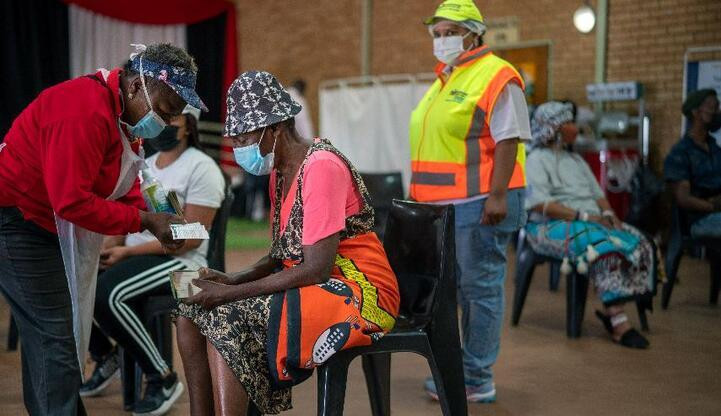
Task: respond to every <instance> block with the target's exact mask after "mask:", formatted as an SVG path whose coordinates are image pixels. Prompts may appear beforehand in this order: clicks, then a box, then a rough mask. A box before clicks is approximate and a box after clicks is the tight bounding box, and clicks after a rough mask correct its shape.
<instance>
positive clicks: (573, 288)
mask: <svg viewBox="0 0 721 416" xmlns="http://www.w3.org/2000/svg"><path fill="white" fill-rule="evenodd" d="M543 263H550V265H551V267H552V271H551V279H550V282H551V283H550V284H551V289H553V283H554V273H558V274H557V275H556V276H559V279H560V265H561V261H560V260H557V259H554V258H551V257H546V256H542V255H540V254H538V253H536V252H535V251H534V250H533V249H532V248H531V245H530V244H529V243H528V241H526V233H525V230H523V229H521V231H520V232H519V234H518V245H517V249H516V278H515V286H516V289H515V292H514V294H513V313H512V315H511V324H512V325H513V326H518V322H519V321H520V320H521V313H522V312H523V305H524V304H525V302H526V296H527V295H528V289H529V287H530V286H531V279H532V278H533V272H534V271H535V270H536V266H538V265H540V264H543ZM556 284H558V281H556ZM587 297H588V277H587V276H583V275H580V274H578V273H576V272H575V271H573V272H572V273H571V274H569V275H568V276H566V335H567V336H568V337H569V338H579V337H580V336H581V327H582V325H583V315H584V313H585V310H586V298H587ZM636 309H637V310H638V317H639V321H641V329H643V330H644V331H648V319H647V318H646V310H647V309H648V310H652V303H651V298H650V297H648V298H646V297H644V298H641V299H638V300H636Z"/></svg>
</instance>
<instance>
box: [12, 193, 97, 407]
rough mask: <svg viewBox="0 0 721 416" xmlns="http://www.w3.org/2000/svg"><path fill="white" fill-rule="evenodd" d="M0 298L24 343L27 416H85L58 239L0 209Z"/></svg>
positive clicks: (18, 216)
mask: <svg viewBox="0 0 721 416" xmlns="http://www.w3.org/2000/svg"><path fill="white" fill-rule="evenodd" d="M0 293H2V294H3V295H4V296H5V298H6V299H7V301H8V303H9V304H10V308H11V310H12V314H13V317H14V318H15V322H16V323H17V325H18V332H19V334H20V341H21V342H22V351H21V353H22V355H21V357H22V374H23V399H24V401H25V408H26V409H27V411H28V413H29V414H31V415H33V416H36V415H63V416H75V415H85V408H84V407H83V403H82V402H81V401H80V396H79V395H78V390H79V388H80V369H79V368H78V356H77V354H76V352H75V338H74V337H73V321H72V310H71V305H70V291H69V290H68V281H67V278H66V277H65V269H64V267H63V259H62V256H61V254H60V245H59V243H58V237H57V235H55V234H53V233H51V232H48V231H45V230H44V229H42V228H40V227H39V226H38V225H36V224H35V223H33V222H30V221H26V220H24V219H23V217H22V214H21V213H20V211H18V210H17V209H16V208H3V207H0Z"/></svg>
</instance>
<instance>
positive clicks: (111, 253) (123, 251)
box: [100, 204, 217, 268]
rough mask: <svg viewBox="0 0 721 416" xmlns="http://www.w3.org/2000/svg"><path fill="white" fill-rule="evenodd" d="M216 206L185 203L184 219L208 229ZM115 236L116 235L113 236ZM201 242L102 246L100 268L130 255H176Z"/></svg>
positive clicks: (155, 242) (187, 241) (115, 241)
mask: <svg viewBox="0 0 721 416" xmlns="http://www.w3.org/2000/svg"><path fill="white" fill-rule="evenodd" d="M216 211H217V209H216V208H210V207H204V206H201V205H193V204H186V205H185V206H184V207H183V212H184V214H185V220H186V221H187V222H200V223H201V224H203V225H204V226H205V228H206V229H210V227H211V225H212V224H213V218H215V212H216ZM121 237H122V241H123V244H124V243H125V236H121ZM113 238H116V237H113ZM118 241H120V240H119V239H116V240H114V241H109V242H108V243H117V242H118ZM202 243H203V240H185V244H184V245H182V246H181V247H178V248H170V247H168V246H163V245H162V244H161V243H160V241H158V240H155V241H149V242H147V243H145V244H140V245H137V246H132V247H128V246H125V245H117V244H116V245H115V246H107V247H106V246H105V245H104V246H103V250H102V251H101V252H100V265H101V267H102V268H108V267H110V266H112V265H113V264H115V263H117V262H119V261H120V260H123V259H125V258H127V257H131V256H142V255H163V254H167V255H170V256H177V255H181V254H184V253H187V252H188V251H191V250H194V249H196V248H198V247H200V245H201V244H202Z"/></svg>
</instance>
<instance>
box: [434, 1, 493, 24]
mask: <svg viewBox="0 0 721 416" xmlns="http://www.w3.org/2000/svg"><path fill="white" fill-rule="evenodd" d="M439 19H443V20H451V21H453V22H464V21H467V20H475V21H477V22H481V23H483V15H481V12H480V11H479V10H478V7H476V4H475V3H473V0H446V1H444V2H443V3H441V5H440V6H438V8H437V9H436V13H435V14H434V15H433V16H431V17H429V18H427V19H425V20H423V24H426V25H430V24H433V23H435V22H436V21H437V20H439Z"/></svg>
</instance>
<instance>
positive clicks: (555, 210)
mask: <svg viewBox="0 0 721 416" xmlns="http://www.w3.org/2000/svg"><path fill="white" fill-rule="evenodd" d="M543 205H544V204H538V205H536V206H534V207H533V208H532V209H533V210H534V211H536V212H540V213H542V214H543ZM545 205H546V212H545V215H546V216H547V217H548V218H553V219H556V220H563V221H574V220H576V219H578V218H577V217H576V216H577V215H578V211H576V210H575V209H571V208H569V207H567V206H565V205H563V204H559V203H558V202H549V203H547V204H545ZM609 208H610V205H609ZM588 221H590V222H595V223H598V224H601V225H603V226H604V227H609V228H610V227H615V226H616V225H615V224H614V223H613V222H612V221H611V220H610V219H606V218H604V217H602V216H600V215H589V216H588Z"/></svg>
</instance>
